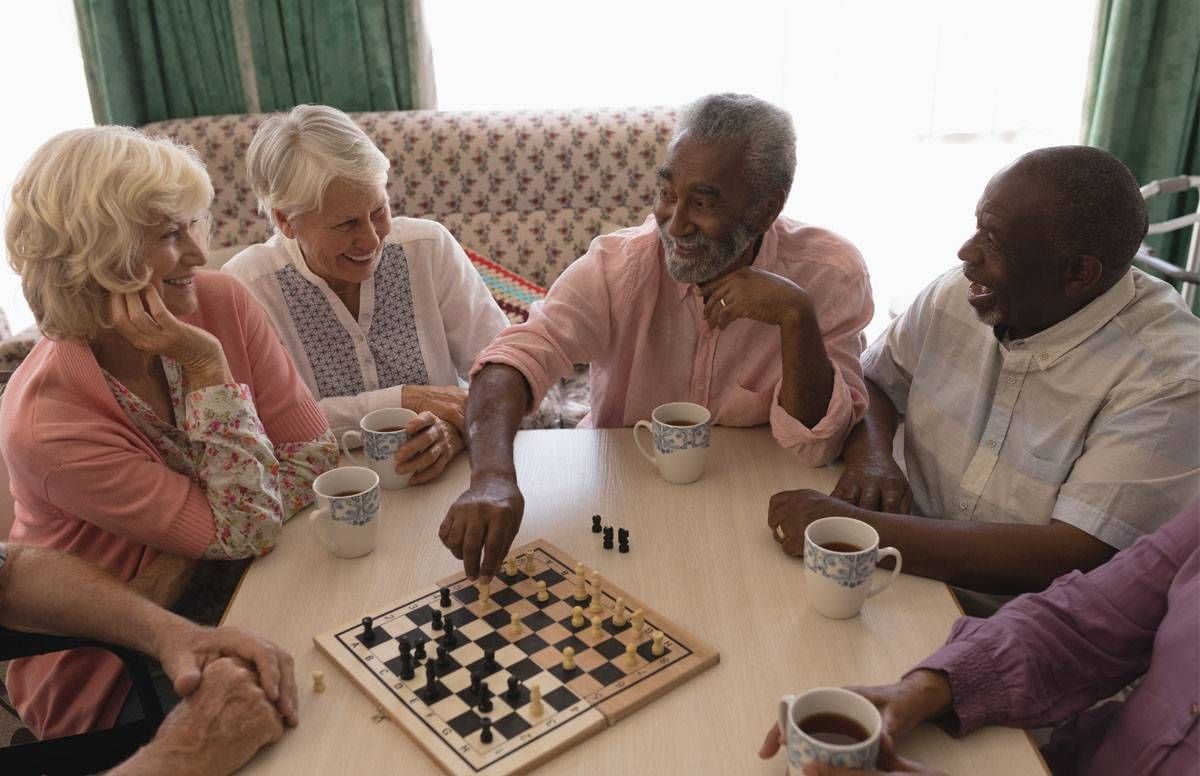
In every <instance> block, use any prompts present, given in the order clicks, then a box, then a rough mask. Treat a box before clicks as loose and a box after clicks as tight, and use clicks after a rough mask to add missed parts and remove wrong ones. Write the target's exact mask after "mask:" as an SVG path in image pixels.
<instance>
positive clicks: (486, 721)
mask: <svg viewBox="0 0 1200 776" xmlns="http://www.w3.org/2000/svg"><path fill="white" fill-rule="evenodd" d="M479 740H480V741H482V742H483V743H485V744H490V743H492V720H491V719H490V718H488V717H484V718H482V719H480V720H479Z"/></svg>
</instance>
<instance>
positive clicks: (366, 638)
mask: <svg viewBox="0 0 1200 776" xmlns="http://www.w3.org/2000/svg"><path fill="white" fill-rule="evenodd" d="M362 626H363V629H362V633H360V634H358V640H359V641H361V642H362V643H364V644H374V643H375V621H374V620H372V619H371V618H370V617H364V618H362Z"/></svg>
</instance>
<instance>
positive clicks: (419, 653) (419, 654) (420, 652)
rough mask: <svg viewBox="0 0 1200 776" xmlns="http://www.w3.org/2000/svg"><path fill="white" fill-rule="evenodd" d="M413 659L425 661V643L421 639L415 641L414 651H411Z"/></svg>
mask: <svg viewBox="0 0 1200 776" xmlns="http://www.w3.org/2000/svg"><path fill="white" fill-rule="evenodd" d="M413 657H414V658H416V659H417V660H424V659H425V641H424V639H421V640H419V641H417V646H416V649H414V650H413Z"/></svg>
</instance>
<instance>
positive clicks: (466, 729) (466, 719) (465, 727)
mask: <svg viewBox="0 0 1200 776" xmlns="http://www.w3.org/2000/svg"><path fill="white" fill-rule="evenodd" d="M447 724H449V725H450V727H451V728H452V729H453V730H454V732H455V733H458V734H459V735H460V736H462V737H463V738H466V737H467V736H469V735H471V734H472V733H474V732H475V731H476V730H479V728H481V727H483V725H480V724H479V715H478V714H476V713H475V711H474V710H473V709H467V710H466V711H464V712H463V713H462V714H459V715H458V716H457V717H455V718H454V719H452V720H450V722H449V723H447Z"/></svg>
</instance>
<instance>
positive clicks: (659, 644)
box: [650, 631, 666, 656]
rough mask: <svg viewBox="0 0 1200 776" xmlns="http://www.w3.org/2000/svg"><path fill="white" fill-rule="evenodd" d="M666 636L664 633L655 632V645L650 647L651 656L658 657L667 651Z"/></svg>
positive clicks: (653, 637)
mask: <svg viewBox="0 0 1200 776" xmlns="http://www.w3.org/2000/svg"><path fill="white" fill-rule="evenodd" d="M664 636H665V634H664V633H663V632H662V631H654V635H653V636H652V637H651V638H652V639H653V642H654V643H653V644H651V646H650V654H652V655H655V656H658V655H661V654H662V653H663V652H665V651H666V650H665V649H663V638H664Z"/></svg>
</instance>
